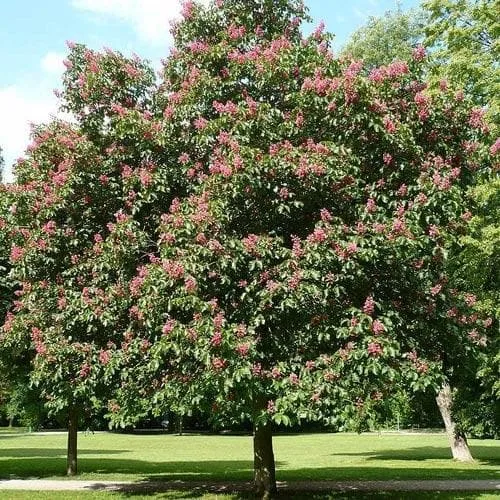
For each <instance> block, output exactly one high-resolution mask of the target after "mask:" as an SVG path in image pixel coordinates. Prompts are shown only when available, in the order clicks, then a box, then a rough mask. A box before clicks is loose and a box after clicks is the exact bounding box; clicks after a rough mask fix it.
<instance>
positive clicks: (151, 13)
mask: <svg viewBox="0 0 500 500" xmlns="http://www.w3.org/2000/svg"><path fill="white" fill-rule="evenodd" d="M209 1H210V0H201V3H202V4H204V5H207V4H208V3H209ZM71 4H72V5H73V7H75V8H77V9H80V10H84V11H87V12H91V13H93V14H100V15H102V16H108V17H112V18H116V19H120V20H121V21H123V22H126V23H128V24H130V25H132V27H133V29H134V30H135V32H136V33H137V35H138V36H139V37H140V38H141V39H142V40H144V41H145V42H147V43H150V44H152V45H164V44H166V43H168V41H169V40H170V33H169V29H170V21H171V20H172V19H177V18H178V17H179V13H180V11H181V0H71Z"/></svg>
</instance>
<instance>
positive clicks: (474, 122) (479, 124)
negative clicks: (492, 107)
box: [469, 108, 488, 131]
mask: <svg viewBox="0 0 500 500" xmlns="http://www.w3.org/2000/svg"><path fill="white" fill-rule="evenodd" d="M485 113H486V112H485V110H484V109H482V108H473V109H472V110H471V112H470V115H469V125H470V126H471V127H472V128H475V129H479V130H482V131H486V130H487V128H488V127H487V125H486V123H485V121H484V115H485Z"/></svg>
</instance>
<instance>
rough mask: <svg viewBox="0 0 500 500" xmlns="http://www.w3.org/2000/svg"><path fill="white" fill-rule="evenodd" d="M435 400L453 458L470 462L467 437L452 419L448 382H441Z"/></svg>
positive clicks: (451, 397) (451, 395)
mask: <svg viewBox="0 0 500 500" xmlns="http://www.w3.org/2000/svg"><path fill="white" fill-rule="evenodd" d="M436 402H437V405H438V408H439V411H440V412H441V417H442V418H443V422H444V426H445V428H446V434H448V440H449V441H450V448H451V453H452V455H453V458H454V459H455V460H458V461H459V462H472V461H473V458H472V455H471V453H470V450H469V445H468V444H467V438H466V436H465V434H464V433H463V432H462V431H461V430H459V429H457V426H456V424H455V422H454V421H453V417H452V414H451V407H452V404H453V394H452V391H451V387H450V386H449V384H443V386H442V387H441V389H440V390H439V392H438V393H437V396H436Z"/></svg>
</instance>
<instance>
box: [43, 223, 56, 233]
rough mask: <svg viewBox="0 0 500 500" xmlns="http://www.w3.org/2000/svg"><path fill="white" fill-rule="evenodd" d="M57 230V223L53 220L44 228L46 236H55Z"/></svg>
mask: <svg viewBox="0 0 500 500" xmlns="http://www.w3.org/2000/svg"><path fill="white" fill-rule="evenodd" d="M55 229H56V223H55V221H53V220H49V221H48V222H47V223H45V224H44V225H43V226H42V231H43V232H44V233H45V234H54V232H55Z"/></svg>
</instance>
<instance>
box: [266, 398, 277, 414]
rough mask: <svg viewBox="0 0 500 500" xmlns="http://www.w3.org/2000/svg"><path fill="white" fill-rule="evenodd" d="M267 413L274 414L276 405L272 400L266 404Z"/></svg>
mask: <svg viewBox="0 0 500 500" xmlns="http://www.w3.org/2000/svg"><path fill="white" fill-rule="evenodd" d="M267 412H268V413H276V403H275V402H274V401H273V400H269V401H268V402H267Z"/></svg>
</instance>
